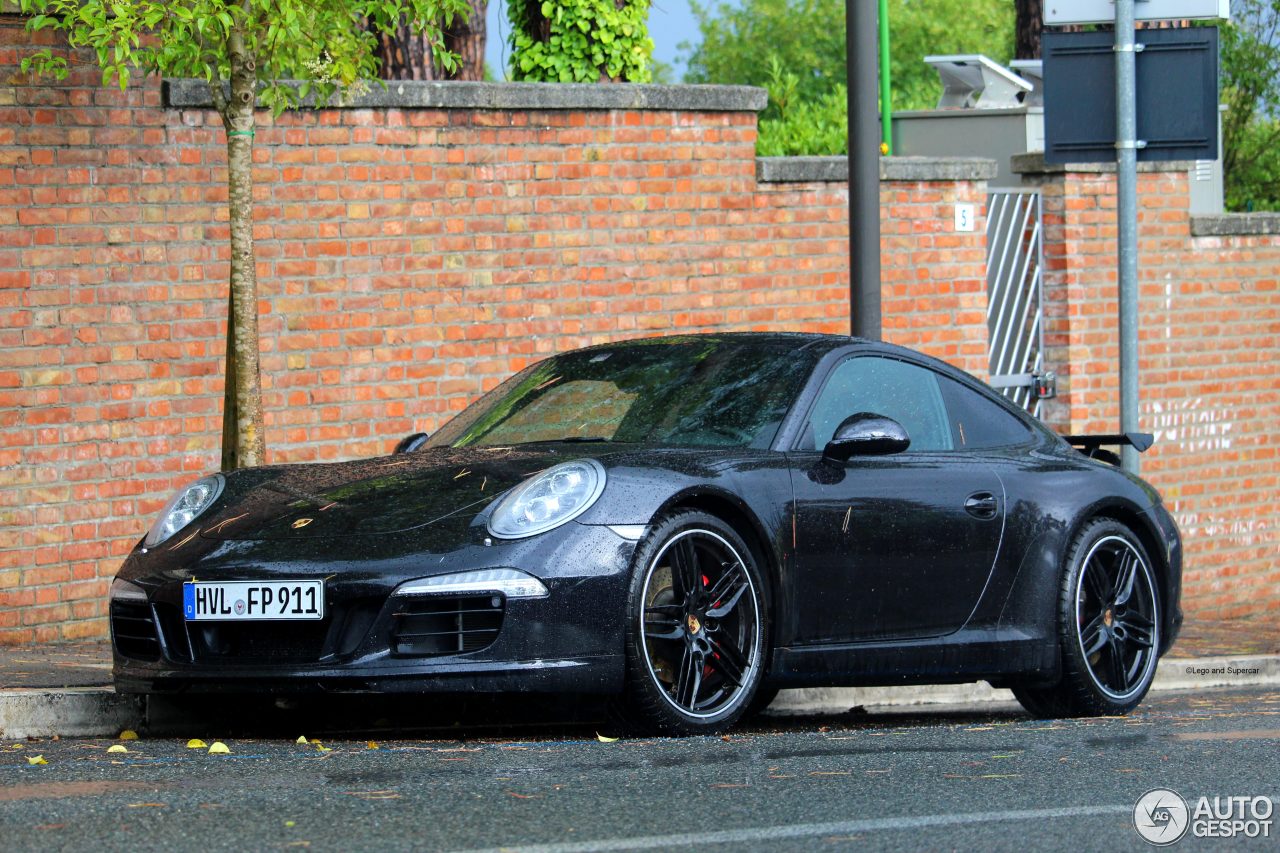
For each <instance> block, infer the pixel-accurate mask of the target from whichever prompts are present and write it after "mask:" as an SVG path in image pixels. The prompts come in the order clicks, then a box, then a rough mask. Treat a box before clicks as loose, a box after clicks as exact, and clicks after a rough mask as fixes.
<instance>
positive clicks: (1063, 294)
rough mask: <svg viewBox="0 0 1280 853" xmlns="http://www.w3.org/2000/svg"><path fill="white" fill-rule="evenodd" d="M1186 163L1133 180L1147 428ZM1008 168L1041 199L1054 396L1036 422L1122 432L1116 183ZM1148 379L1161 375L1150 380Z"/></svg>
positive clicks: (1043, 169)
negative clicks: (1055, 385) (1036, 190)
mask: <svg viewBox="0 0 1280 853" xmlns="http://www.w3.org/2000/svg"><path fill="white" fill-rule="evenodd" d="M1187 165H1188V164H1186V163H1176V162H1175V163H1151V164H1142V165H1141V166H1140V167H1139V175H1138V197H1139V211H1138V241H1139V253H1140V254H1139V264H1138V280H1139V288H1140V289H1139V293H1140V296H1139V299H1140V300H1141V302H1140V305H1139V317H1140V331H1139V362H1140V369H1141V371H1142V374H1143V392H1144V393H1142V400H1143V406H1142V413H1143V414H1142V416H1143V418H1144V420H1143V428H1144V429H1145V430H1150V429H1151V428H1152V427H1151V426H1150V425H1149V424H1148V423H1147V422H1146V418H1147V417H1148V416H1149V415H1150V413H1151V412H1152V411H1153V408H1152V400H1151V399H1150V398H1149V396H1148V394H1146V393H1145V392H1146V391H1147V390H1149V388H1150V387H1151V384H1150V382H1149V381H1148V380H1150V379H1156V380H1159V379H1161V378H1162V374H1160V372H1161V371H1163V370H1166V369H1167V358H1166V356H1167V354H1168V352H1169V348H1170V346H1171V345H1172V341H1167V340H1165V339H1164V337H1163V336H1162V333H1157V331H1156V330H1157V329H1163V328H1166V327H1167V326H1168V319H1167V311H1166V309H1165V303H1164V301H1163V298H1164V292H1165V284H1164V282H1165V280H1166V279H1167V278H1168V276H1169V275H1170V274H1171V269H1172V268H1176V267H1177V253H1178V252H1181V251H1184V250H1185V247H1186V240H1187V237H1188V235H1189V231H1188V228H1189V224H1188V223H1189V217H1188V207H1189V200H1190V196H1189V187H1188V184H1187V173H1186V170H1187ZM1013 168H1014V171H1015V172H1018V173H1021V174H1022V175H1023V177H1024V179H1026V180H1027V181H1028V182H1029V183H1030V184H1032V185H1034V186H1037V187H1038V188H1039V189H1040V191H1041V198H1042V210H1043V218H1044V228H1043V241H1044V343H1045V357H1044V360H1045V369H1046V370H1052V371H1054V372H1056V373H1057V374H1058V396H1057V397H1056V398H1055V399H1053V400H1046V401H1045V402H1044V403H1043V404H1042V408H1041V417H1042V418H1043V419H1044V421H1045V422H1046V423H1048V424H1049V425H1050V426H1052V427H1054V428H1055V429H1057V430H1059V431H1060V432H1064V433H1083V432H1115V431H1117V430H1118V429H1119V426H1120V398H1119V393H1120V391H1119V389H1120V383H1119V360H1120V338H1119V308H1118V303H1117V298H1118V297H1117V273H1116V265H1117V261H1116V175H1115V167H1114V166H1112V165H1110V164H1071V165H1065V166H1063V165H1054V164H1046V163H1045V162H1044V157H1043V155H1040V154H1027V155H1021V156H1019V157H1015V158H1014V162H1013ZM1152 374H1160V375H1155V376H1153V375H1152Z"/></svg>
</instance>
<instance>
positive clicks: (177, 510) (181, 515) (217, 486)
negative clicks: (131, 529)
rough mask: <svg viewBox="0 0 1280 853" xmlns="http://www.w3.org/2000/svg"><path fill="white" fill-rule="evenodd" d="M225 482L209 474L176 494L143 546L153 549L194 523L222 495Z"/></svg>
mask: <svg viewBox="0 0 1280 853" xmlns="http://www.w3.org/2000/svg"><path fill="white" fill-rule="evenodd" d="M226 482H227V481H226V478H224V477H223V476H222V475H221V474H211V475H210V476H208V477H201V478H200V479H199V480H196V481H195V482H194V483H192V484H191V485H189V486H187V487H186V488H185V489H183V490H182V491H180V492H178V493H177V494H176V495H174V496H173V499H172V500H170V501H169V502H168V503H167V504H165V507H164V509H163V510H162V511H161V512H160V517H159V518H157V519H156V523H155V524H153V525H151V529H150V530H148V531H147V536H146V538H145V539H143V540H142V542H143V544H144V545H146V546H147V547H148V548H153V547H155V546H156V545H159V544H160V543H161V542H163V541H164V540H166V539H168V538H169V537H170V536H172V535H173V534H175V533H177V532H178V531H179V530H181V529H182V528H184V527H186V526H187V525H188V524H190V523H191V522H193V521H195V520H196V517H197V516H199V515H200V513H202V512H204V511H205V510H206V509H208V508H209V506H210V505H211V504H212V503H213V502H214V501H216V500H217V499H218V495H220V494H222V487H223V486H224V485H225V484H226Z"/></svg>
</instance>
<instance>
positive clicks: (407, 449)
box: [391, 432, 431, 453]
mask: <svg viewBox="0 0 1280 853" xmlns="http://www.w3.org/2000/svg"><path fill="white" fill-rule="evenodd" d="M430 437H431V436H429V435H427V434H426V433H425V432H415V433H413V434H412V435H406V436H405V437H404V438H402V439H400V442H399V443H398V444H397V445H396V449H395V450H393V451H391V452H392V453H412V452H413V451H415V450H417V449H418V448H419V447H421V446H422V445H424V444H426V443H427V439H428V438H430Z"/></svg>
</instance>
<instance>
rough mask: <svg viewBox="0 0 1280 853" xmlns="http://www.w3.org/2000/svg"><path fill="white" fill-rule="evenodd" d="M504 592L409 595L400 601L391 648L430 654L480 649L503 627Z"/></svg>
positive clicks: (400, 651) (400, 652)
mask: <svg viewBox="0 0 1280 853" xmlns="http://www.w3.org/2000/svg"><path fill="white" fill-rule="evenodd" d="M504 608H505V601H504V599H503V597H502V596H501V595H494V594H492V593H485V594H482V595H459V596H453V595H449V596H435V595H432V596H422V597H420V598H419V597H411V596H405V597H404V599H403V600H402V601H400V602H398V604H397V609H396V612H395V613H394V614H393V617H394V620H395V621H394V622H393V623H392V628H391V647H392V649H394V650H395V653H396V654H398V655H415V656H420V657H429V656H433V655H456V654H460V653H462V652H477V651H480V650H481V649H483V648H487V647H488V646H490V645H492V644H493V641H494V640H496V639H497V638H498V632H499V631H501V630H502V616H503V612H504Z"/></svg>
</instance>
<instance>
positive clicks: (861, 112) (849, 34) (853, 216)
mask: <svg viewBox="0 0 1280 853" xmlns="http://www.w3.org/2000/svg"><path fill="white" fill-rule="evenodd" d="M877 6H878V4H876V3H872V2H870V0H845V6H844V8H845V50H846V52H847V58H848V75H849V302H850V308H851V309H852V312H853V316H852V317H851V318H850V327H851V330H852V332H853V334H854V335H857V336H859V337H863V338H868V339H870V340H880V126H879V125H880V123H879V111H878V110H877V107H876V95H877V92H876V87H877V81H878V76H877V73H876V72H877V67H876V66H877V60H878V53H877V51H876V30H877V22H876V9H877Z"/></svg>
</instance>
